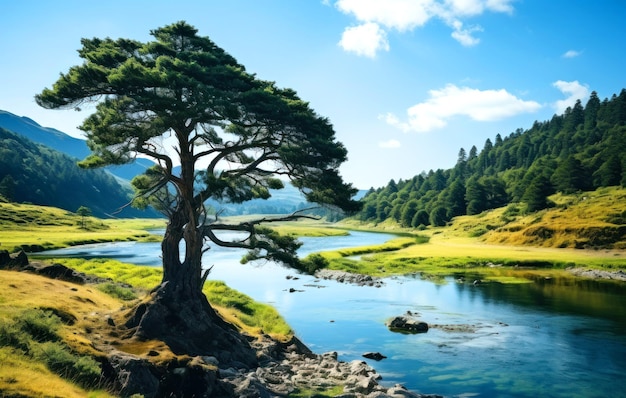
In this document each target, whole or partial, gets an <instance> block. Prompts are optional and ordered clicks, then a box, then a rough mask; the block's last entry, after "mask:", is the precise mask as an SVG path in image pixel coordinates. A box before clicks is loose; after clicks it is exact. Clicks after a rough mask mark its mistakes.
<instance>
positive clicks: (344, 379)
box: [0, 253, 437, 398]
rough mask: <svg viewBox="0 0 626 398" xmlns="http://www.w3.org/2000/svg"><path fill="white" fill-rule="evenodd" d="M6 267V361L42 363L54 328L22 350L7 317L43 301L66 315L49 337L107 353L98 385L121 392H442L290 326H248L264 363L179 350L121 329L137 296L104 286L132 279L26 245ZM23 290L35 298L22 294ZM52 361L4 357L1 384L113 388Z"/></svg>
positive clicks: (85, 352)
mask: <svg viewBox="0 0 626 398" xmlns="http://www.w3.org/2000/svg"><path fill="white" fill-rule="evenodd" d="M0 268H4V270H0V274H1V277H0V303H2V305H0V315H1V318H0V321H2V325H4V326H2V327H1V328H0V340H2V341H3V342H6V343H7V344H3V346H5V347H4V348H2V349H0V357H2V358H3V362H4V363H5V364H11V365H13V366H15V365H18V364H19V366H18V367H22V368H24V367H27V368H32V366H33V365H34V364H35V363H37V358H38V356H37V354H35V353H36V351H37V349H36V347H37V346H38V345H39V344H48V343H47V342H46V341H47V340H46V339H47V338H46V339H44V340H42V339H41V338H38V340H37V342H34V341H33V342H32V343H28V344H27V345H28V347H29V349H27V350H26V351H23V353H22V354H18V353H17V352H15V353H13V354H12V353H11V351H10V350H11V346H12V345H13V344H18V343H13V342H14V341H16V340H15V339H16V338H17V339H18V340H20V341H24V339H26V338H28V336H27V334H28V333H26V332H23V333H24V336H22V337H19V338H18V337H17V335H13V338H8V335H7V333H8V332H7V330H9V329H10V328H9V327H8V326H6V325H11V324H17V323H16V322H18V321H15V320H14V319H18V318H19V317H20V314H22V313H24V312H25V311H31V310H32V311H39V308H45V310H46V311H48V312H47V314H48V315H45V317H48V318H50V319H51V320H53V319H57V318H59V317H60V318H59V319H60V321H59V322H60V323H63V324H64V325H63V326H61V330H60V331H59V332H58V333H57V332H55V334H54V335H52V334H51V336H52V337H50V339H51V340H50V341H51V342H52V341H58V340H57V339H60V340H61V341H62V342H63V344H65V345H66V346H67V347H68V349H69V350H71V352H73V353H74V354H72V355H74V356H73V358H76V359H74V360H75V361H83V362H85V359H80V358H94V359H96V360H97V361H96V362H91V363H92V366H98V365H97V364H98V363H100V366H101V367H102V370H101V371H102V376H101V377H103V378H101V379H100V381H99V382H98V383H95V384H93V387H95V386H102V385H104V386H107V387H106V388H107V389H108V390H109V391H111V392H115V395H118V394H120V395H122V396H130V395H133V394H141V395H142V396H144V397H153V396H163V395H164V394H167V393H168V391H170V390H171V391H170V392H171V393H177V394H179V393H181V392H185V393H189V394H194V396H220V397H242V396H310V395H316V396H343V397H374V396H376V397H414V398H418V397H422V398H424V397H437V395H423V394H417V393H413V392H410V391H408V390H407V389H406V388H404V387H402V386H400V385H395V386H391V387H383V386H382V385H380V384H379V382H378V381H379V380H380V379H381V376H380V375H379V374H378V373H377V372H376V370H375V369H373V368H372V367H370V366H368V365H367V364H366V363H365V362H363V361H360V360H353V361H350V362H343V361H340V360H338V355H337V353H336V352H329V353H325V354H315V353H313V352H312V351H310V350H309V349H308V348H307V347H306V346H305V345H304V344H302V343H301V342H300V341H299V340H298V339H297V338H295V337H293V336H291V337H290V338H289V339H288V340H286V341H280V340H276V339H274V338H272V337H270V336H268V335H266V334H264V333H262V334H259V335H249V334H245V339H246V340H248V341H249V342H250V345H251V346H252V348H253V349H254V350H255V351H256V357H257V360H258V366H255V367H248V366H246V365H243V364H237V363H235V362H230V361H227V362H220V360H218V359H217V357H215V356H211V355H206V356H199V357H188V356H185V355H182V356H181V355H176V354H174V353H172V352H171V351H170V350H169V349H168V347H167V346H166V345H164V344H162V343H159V342H152V341H139V340H135V338H129V337H123V330H122V329H120V327H119V326H118V325H116V319H118V315H117V314H118V313H119V312H120V311H124V308H128V306H129V305H130V304H129V302H124V301H122V300H120V299H119V298H113V297H111V296H110V295H107V294H105V293H102V292H100V291H99V290H98V286H99V285H102V284H108V285H111V284H117V285H118V286H119V287H120V288H123V289H128V288H129V287H132V286H130V285H128V284H126V283H119V282H116V281H114V280H112V279H110V278H102V277H99V276H94V275H89V274H85V273H82V272H78V271H76V270H73V269H71V268H67V267H65V266H63V265H61V264H52V265H50V264H45V263H38V262H30V261H28V258H27V257H26V256H25V255H24V254H23V253H21V254H20V255H18V256H14V257H11V258H9V262H8V263H7V262H5V263H3V264H2V267H0ZM140 293H141V292H140ZM24 296H28V300H23V299H20V297H24ZM44 303H45V304H44ZM94 306H96V307H95V308H94ZM96 308H97V309H96ZM94 310H95V311H94ZM54 336H58V337H54ZM19 344H23V343H19ZM50 344H52V343H50ZM55 344H57V343H55ZM33 347H35V348H33ZM129 347H133V348H132V349H130V348H129ZM7 349H9V351H7ZM223 349H225V350H232V349H234V347H228V348H226V347H224V348H223ZM68 352H69V351H68ZM68 355H69V354H68ZM92 361H93V360H92ZM45 368H46V366H44V367H43V368H42V369H41V370H40V371H35V370H33V372H34V373H33V372H31V373H28V374H24V373H23V372H22V373H19V372H15V371H13V370H12V369H10V368H7V367H6V366H0V376H2V377H0V390H1V391H4V392H6V393H11V394H18V392H19V395H20V396H38V395H40V394H42V393H43V394H47V392H46V390H45V385H46V384H50V385H53V384H58V385H61V386H62V387H59V389H60V390H59V391H63V392H62V394H63V395H64V396H68V397H72V396H80V394H84V395H90V396H108V394H106V393H104V392H102V391H100V392H96V391H91V392H88V391H89V390H86V391H85V390H81V388H85V387H87V388H88V387H89V386H90V384H87V385H84V386H82V387H81V386H75V385H74V384H75V381H71V380H66V381H64V380H63V379H62V378H60V377H59V376H57V375H55V374H54V373H53V372H49V371H44V369H45ZM27 375H28V376H27ZM8 380H12V381H11V382H10V383H9V382H8ZM35 380H36V382H35Z"/></svg>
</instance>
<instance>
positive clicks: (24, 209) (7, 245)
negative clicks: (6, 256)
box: [0, 202, 165, 253]
mask: <svg viewBox="0 0 626 398" xmlns="http://www.w3.org/2000/svg"><path fill="white" fill-rule="evenodd" d="M81 225H82V217H80V216H78V215H76V214H75V213H71V212H68V211H66V210H61V209H58V208H55V207H46V206H35V205H28V204H19V203H2V202H0V250H7V251H9V252H10V253H13V252H17V251H19V250H22V249H24V250H25V251H40V250H50V249H57V248H62V247H68V246H74V245H79V244H88V243H102V242H115V241H131V240H133V241H158V240H159V239H160V237H158V236H155V235H153V234H150V233H149V232H148V231H147V230H149V229H157V228H164V226H165V220H163V219H109V220H100V219H97V218H95V217H86V228H83V227H82V226H81Z"/></svg>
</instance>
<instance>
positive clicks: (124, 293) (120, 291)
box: [98, 283, 137, 301]
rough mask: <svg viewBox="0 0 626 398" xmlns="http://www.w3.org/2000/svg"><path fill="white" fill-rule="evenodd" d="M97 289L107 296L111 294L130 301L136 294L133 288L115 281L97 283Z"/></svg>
mask: <svg viewBox="0 0 626 398" xmlns="http://www.w3.org/2000/svg"><path fill="white" fill-rule="evenodd" d="M98 289H99V290H100V291H102V292H103V293H106V294H108V295H109V296H113V297H115V298H118V299H120V300H124V301H130V300H134V299H136V298H137V295H136V294H135V292H134V291H133V289H131V288H128V287H122V286H120V285H118V284H115V283H103V284H100V285H98Z"/></svg>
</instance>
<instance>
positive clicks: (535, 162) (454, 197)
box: [356, 89, 626, 228]
mask: <svg viewBox="0 0 626 398" xmlns="http://www.w3.org/2000/svg"><path fill="white" fill-rule="evenodd" d="M615 185H623V186H626V89H623V90H622V91H621V93H620V94H619V96H618V95H613V96H612V97H611V99H610V100H609V99H604V100H603V101H600V99H599V98H598V95H597V93H596V92H595V91H594V92H593V93H591V96H590V98H589V100H588V101H587V103H586V105H585V106H584V107H583V104H582V103H581V101H580V100H579V101H577V102H576V104H575V105H574V106H573V107H569V108H567V109H566V110H565V112H564V113H563V114H562V115H554V116H553V117H552V119H551V120H550V121H546V122H535V123H534V124H533V126H532V127H531V128H530V129H528V130H526V131H524V130H522V129H518V130H516V131H515V132H513V133H511V134H510V135H509V136H508V137H505V138H502V137H501V136H500V134H498V135H497V136H496V137H495V141H493V142H492V141H491V139H487V140H486V142H485V144H484V146H483V148H482V150H481V151H480V152H479V151H478V149H477V148H476V146H473V147H472V148H470V149H469V151H466V150H465V149H464V148H461V149H460V150H459V154H458V160H457V163H456V165H455V166H454V167H453V168H451V169H448V170H442V169H438V170H435V171H433V170H430V171H429V172H427V173H426V172H423V173H421V174H419V175H416V176H415V177H413V178H412V179H410V180H406V181H402V180H400V181H398V182H396V181H394V180H391V181H390V182H389V183H388V184H387V186H385V187H382V188H379V189H374V188H372V189H370V191H369V192H368V193H367V195H366V196H365V197H364V198H363V199H362V200H363V202H364V207H363V210H362V211H361V212H360V213H359V214H358V215H357V216H356V217H357V218H358V219H360V220H362V221H368V222H376V223H379V222H383V221H385V220H387V219H393V220H395V221H396V222H398V223H400V224H401V225H403V226H405V227H413V228H420V227H424V226H428V225H434V226H442V225H445V224H446V223H447V222H448V221H449V220H451V219H452V218H453V217H455V216H459V215H465V214H469V215H472V214H478V213H481V212H482V211H485V210H488V209H494V208H497V207H502V206H506V205H507V204H508V203H512V202H522V203H525V204H526V209H527V211H529V212H532V211H536V210H540V209H543V208H547V207H549V206H550V205H551V203H550V201H549V199H548V196H550V195H552V194H554V193H556V192H564V193H571V192H576V191H587V190H594V189H597V188H599V187H605V186H615Z"/></svg>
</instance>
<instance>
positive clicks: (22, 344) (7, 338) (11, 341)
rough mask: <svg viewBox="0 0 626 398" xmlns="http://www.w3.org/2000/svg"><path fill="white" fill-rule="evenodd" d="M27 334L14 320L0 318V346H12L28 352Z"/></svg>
mask: <svg viewBox="0 0 626 398" xmlns="http://www.w3.org/2000/svg"><path fill="white" fill-rule="evenodd" d="M28 340H29V339H28V336H27V335H25V334H24V332H22V330H21V329H20V327H19V326H18V325H17V323H15V322H11V321H5V320H0V346H2V347H14V348H17V349H19V350H21V351H23V352H24V353H27V352H28Z"/></svg>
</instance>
